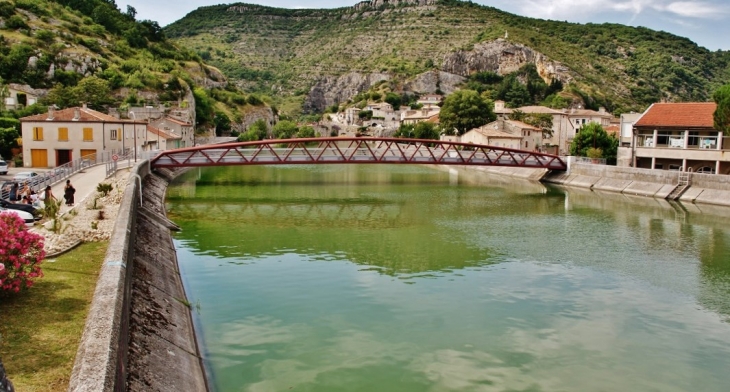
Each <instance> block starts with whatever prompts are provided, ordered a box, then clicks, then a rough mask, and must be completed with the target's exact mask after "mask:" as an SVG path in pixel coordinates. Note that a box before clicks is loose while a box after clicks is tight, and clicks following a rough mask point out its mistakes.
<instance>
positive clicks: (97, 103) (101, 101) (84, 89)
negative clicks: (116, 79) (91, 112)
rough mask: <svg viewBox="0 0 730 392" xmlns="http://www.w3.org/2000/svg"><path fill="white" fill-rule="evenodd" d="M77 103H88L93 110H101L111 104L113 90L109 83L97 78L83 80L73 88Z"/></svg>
mask: <svg viewBox="0 0 730 392" xmlns="http://www.w3.org/2000/svg"><path fill="white" fill-rule="evenodd" d="M73 94H74V95H75V97H76V101H77V102H79V101H81V102H86V103H87V104H88V105H89V106H90V107H91V108H92V109H101V108H102V106H103V105H106V104H108V103H109V102H110V98H109V97H111V88H110V87H109V82H108V81H106V80H104V79H101V78H98V77H96V76H89V77H88V78H83V79H81V81H80V82H79V84H78V85H76V87H74V88H73Z"/></svg>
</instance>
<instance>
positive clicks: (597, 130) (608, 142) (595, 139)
mask: <svg viewBox="0 0 730 392" xmlns="http://www.w3.org/2000/svg"><path fill="white" fill-rule="evenodd" d="M596 149H600V150H601V152H602V155H603V157H604V158H606V162H607V163H609V164H614V165H615V164H616V153H617V152H618V139H617V138H616V137H615V136H613V135H609V134H608V133H606V131H605V130H604V129H603V127H602V126H601V125H600V124H598V123H589V124H586V125H585V126H583V127H582V128H581V129H580V131H579V132H578V134H577V135H575V138H573V142H572V143H571V144H570V155H575V156H579V157H587V156H589V155H588V153H589V150H591V154H592V155H593V154H595V153H596V152H595V150H596Z"/></svg>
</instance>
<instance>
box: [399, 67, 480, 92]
mask: <svg viewBox="0 0 730 392" xmlns="http://www.w3.org/2000/svg"><path fill="white" fill-rule="evenodd" d="M465 80H466V78H465V77H463V76H459V75H454V74H452V73H448V72H444V71H429V72H425V73H422V74H420V75H418V76H416V77H415V79H413V80H412V81H410V82H407V83H406V84H405V86H404V90H405V91H407V92H413V93H417V94H434V93H436V92H438V91H441V92H442V93H444V94H447V95H448V94H451V93H453V92H454V91H456V90H458V86H459V85H460V84H461V83H464V81H465Z"/></svg>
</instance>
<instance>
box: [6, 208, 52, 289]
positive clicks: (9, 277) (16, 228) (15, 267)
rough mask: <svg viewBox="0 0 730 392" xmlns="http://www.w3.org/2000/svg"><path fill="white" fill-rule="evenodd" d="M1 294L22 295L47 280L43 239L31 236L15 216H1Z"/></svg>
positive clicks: (34, 235) (38, 236)
mask: <svg viewBox="0 0 730 392" xmlns="http://www.w3.org/2000/svg"><path fill="white" fill-rule="evenodd" d="M0 233H3V235H2V236H0V291H2V292H15V293H17V292H19V291H20V290H23V289H25V288H28V287H31V286H33V281H34V280H35V279H36V278H40V277H42V276H43V272H42V271H41V266H40V264H41V262H43V259H44V258H45V257H46V253H45V251H44V250H43V237H42V236H40V235H38V234H35V233H31V232H29V231H28V230H26V228H25V223H24V222H23V220H22V219H20V218H19V217H18V216H17V215H15V214H9V213H0Z"/></svg>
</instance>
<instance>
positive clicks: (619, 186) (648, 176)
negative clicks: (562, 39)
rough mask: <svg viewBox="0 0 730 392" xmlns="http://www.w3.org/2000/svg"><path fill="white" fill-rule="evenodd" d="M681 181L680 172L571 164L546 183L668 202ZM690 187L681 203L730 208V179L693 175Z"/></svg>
mask: <svg viewBox="0 0 730 392" xmlns="http://www.w3.org/2000/svg"><path fill="white" fill-rule="evenodd" d="M678 177H679V172H676V171H667V170H650V169H639V168H633V167H616V166H606V165H592V164H583V163H575V162H571V164H570V170H569V171H568V172H553V173H548V174H547V175H545V176H544V177H543V178H542V181H544V182H548V183H553V184H560V185H565V186H571V187H579V188H588V189H595V190H600V191H609V192H618V193H624V194H627V195H639V196H648V197H656V198H661V199H664V198H666V197H667V196H669V194H670V193H671V192H672V191H673V190H674V188H675V187H676V185H677V183H678ZM690 183H691V186H690V188H689V189H687V190H686V191H685V192H684V194H683V195H682V196H681V197H680V200H681V201H684V202H691V203H703V204H715V205H723V206H730V176H724V175H714V174H698V173H692V174H691V180H690Z"/></svg>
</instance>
